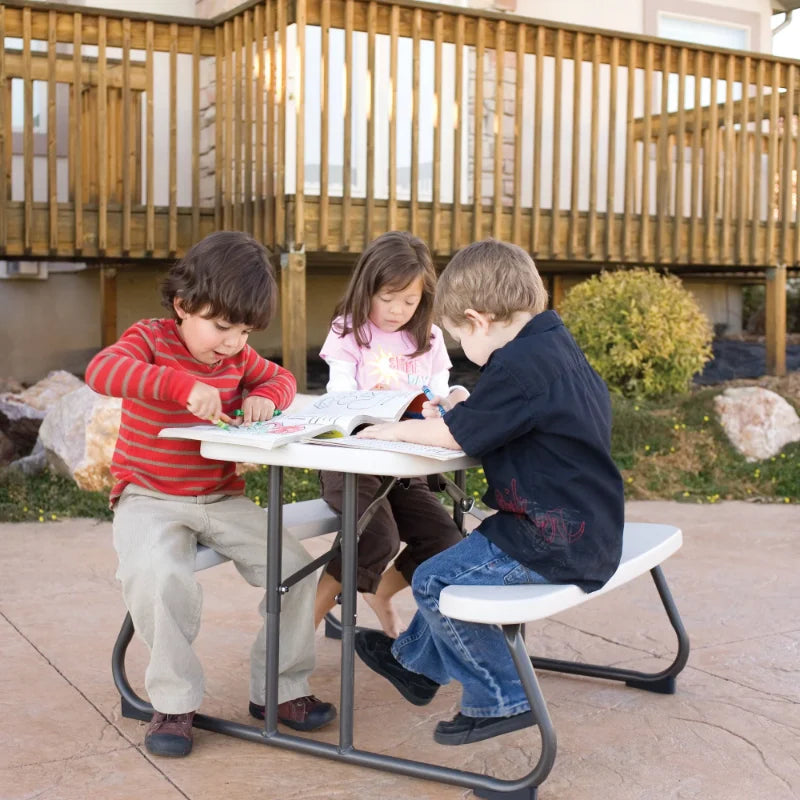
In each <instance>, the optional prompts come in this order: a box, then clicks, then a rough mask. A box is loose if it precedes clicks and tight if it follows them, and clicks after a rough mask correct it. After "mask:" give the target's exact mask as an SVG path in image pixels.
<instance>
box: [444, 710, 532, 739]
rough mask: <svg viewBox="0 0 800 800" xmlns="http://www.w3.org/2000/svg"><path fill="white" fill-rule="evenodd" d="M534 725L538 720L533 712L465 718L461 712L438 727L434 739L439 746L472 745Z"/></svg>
mask: <svg viewBox="0 0 800 800" xmlns="http://www.w3.org/2000/svg"><path fill="white" fill-rule="evenodd" d="M533 725H536V720H535V719H534V717H533V712H531V711H523V712H522V714H514V715H513V716H511V717H465V716H464V715H463V714H462V713H460V712H459V713H458V714H456V715H455V716H454V717H453V719H451V720H448V721H444V720H443V721H442V722H439V723H438V724H437V725H436V728H435V729H434V731H433V739H434V741H436V742H439V744H470V743H471V742H481V741H483V740H484V739H491V738H492V737H493V736H500V734H503V733H511V732H512V731H519V730H522V728H530V727H531V726H533Z"/></svg>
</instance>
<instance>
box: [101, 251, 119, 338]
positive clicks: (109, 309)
mask: <svg viewBox="0 0 800 800" xmlns="http://www.w3.org/2000/svg"><path fill="white" fill-rule="evenodd" d="M116 341H117V269H116V267H109V266H103V267H100V346H101V347H108V346H109V345H112V344H114V342H116Z"/></svg>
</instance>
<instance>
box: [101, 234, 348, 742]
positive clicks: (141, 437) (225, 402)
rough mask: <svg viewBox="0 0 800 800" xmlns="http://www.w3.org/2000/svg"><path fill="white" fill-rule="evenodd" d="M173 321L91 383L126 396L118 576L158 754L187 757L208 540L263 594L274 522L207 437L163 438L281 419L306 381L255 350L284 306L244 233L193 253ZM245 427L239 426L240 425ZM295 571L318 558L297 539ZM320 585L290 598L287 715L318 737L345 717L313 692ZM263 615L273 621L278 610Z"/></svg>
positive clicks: (141, 337) (282, 696)
mask: <svg viewBox="0 0 800 800" xmlns="http://www.w3.org/2000/svg"><path fill="white" fill-rule="evenodd" d="M161 294H162V303H163V305H164V306H166V307H167V308H168V309H169V310H170V312H171V314H172V316H171V317H170V318H169V319H150V320H142V321H141V322H137V323H136V324H135V325H133V326H132V327H131V328H129V329H128V330H127V331H126V332H125V333H124V334H123V335H122V336H121V337H120V340H119V341H118V342H117V343H116V344H113V345H111V346H110V347H107V348H105V349H104V350H102V351H101V352H100V353H98V354H97V355H96V356H95V357H94V358H93V359H92V361H91V363H90V364H89V367H88V369H87V371H86V382H87V383H88V385H89V386H91V388H92V389H94V390H95V391H96V392H99V393H101V394H106V395H111V396H113V397H121V398H122V421H121V425H120V432H119V439H118V440H117V446H116V450H115V452H114V457H113V460H112V465H111V472H112V474H113V476H114V478H115V479H116V483H115V485H114V487H113V489H112V491H111V503H112V505H113V506H114V547H115V549H116V551H117V555H118V557H119V569H118V571H117V578H118V579H119V580H120V581H121V583H122V592H123V597H124V599H125V604H126V606H127V607H128V610H129V611H130V613H131V617H132V619H133V624H134V627H135V628H136V631H137V632H138V633H139V635H140V636H141V637H142V638H143V639H144V641H145V642H146V643H147V646H148V648H149V649H150V663H149V665H148V667H147V672H146V673H145V687H146V689H147V693H148V695H149V698H150V702H151V703H152V705H153V708H154V709H155V713H154V714H153V719H152V721H151V723H150V726H149V727H148V730H147V734H146V735H145V746H146V747H147V749H148V750H149V751H150V752H151V753H153V754H154V755H163V756H185V755H188V754H189V753H190V752H191V749H192V721H193V718H194V714H195V712H196V710H197V709H198V707H199V706H200V702H201V700H202V697H203V670H202V667H201V665H200V662H199V661H198V659H197V657H196V656H195V654H194V652H193V650H192V642H193V640H194V638H195V637H196V635H197V632H198V629H199V624H200V610H201V604H202V595H201V589H200V586H199V584H198V583H197V581H196V580H195V577H194V557H195V551H196V548H197V544H198V543H200V544H204V545H207V546H209V547H212V548H213V549H214V550H216V551H217V552H219V553H222V554H223V555H226V556H228V557H229V558H230V559H231V560H232V561H233V562H234V563H235V565H236V568H237V569H238V570H239V572H240V573H241V575H242V576H243V577H244V578H245V580H246V581H247V582H248V583H250V584H251V585H252V586H258V587H261V588H264V587H265V585H266V543H265V538H266V530H267V526H266V515H265V514H264V512H263V510H262V509H260V508H259V507H258V506H256V505H255V504H254V503H252V502H251V501H250V500H248V499H247V498H246V497H244V496H243V492H244V482H243V481H242V479H241V478H240V477H238V476H237V475H236V470H235V465H234V464H232V463H231V462H226V461H212V460H208V459H205V458H203V457H202V456H201V455H200V444H199V442H196V441H189V440H179V439H159V438H158V432H159V431H160V430H161V429H162V428H165V427H174V426H178V425H196V424H197V419H198V417H199V418H200V419H205V420H223V421H225V422H228V423H233V422H234V419H233V412H234V411H237V410H238V409H241V410H242V412H243V416H242V418H241V421H242V423H243V424H249V423H250V422H256V421H260V420H267V419H270V418H271V417H272V415H273V412H274V411H275V409H285V408H286V407H287V406H288V405H289V403H290V402H291V401H292V398H293V397H294V395H295V392H296V383H295V379H294V376H293V375H292V374H291V373H290V372H289V371H288V370H285V369H283V368H282V367H280V366H278V365H277V364H273V363H272V362H270V361H267V360H265V359H264V358H262V357H261V356H260V355H258V353H256V351H255V350H254V349H253V348H252V347H250V346H249V345H248V344H247V337H248V335H249V333H250V332H251V331H252V330H261V329H263V328H266V327H267V325H268V324H269V322H270V320H271V319H272V315H273V313H274V310H275V297H276V286H275V279H274V277H273V275H272V270H271V268H270V265H269V260H268V253H267V251H266V250H265V248H264V247H263V246H262V245H261V244H259V243H258V242H257V241H255V239H252V238H251V237H250V236H248V235H246V234H244V233H238V232H231V231H220V232H217V233H213V234H211V235H209V236H207V237H206V238H205V239H203V240H202V241H201V242H199V243H198V244H196V245H195V246H194V247H192V248H191V249H190V250H189V252H188V253H187V254H186V256H185V257H184V258H183V259H182V260H181V261H180V262H178V263H177V264H176V265H175V266H173V267H172V268H171V269H170V271H169V273H168V275H167V277H166V280H165V281H164V284H163V286H162V292H161ZM234 424H235V423H234ZM281 558H282V564H283V568H284V572H285V574H289V573H292V572H295V571H296V570H298V569H300V568H301V567H302V566H304V565H305V564H306V563H308V562H309V561H310V556H309V555H308V553H307V552H306V550H305V548H304V547H303V546H302V545H301V544H300V543H299V542H297V541H296V540H294V539H293V538H291V536H290V535H288V534H284V537H283V551H282V554H281ZM315 590H316V587H315V585H314V582H313V581H312V580H310V579H309V578H306V579H305V580H302V581H300V582H299V583H297V584H295V586H293V587H292V590H291V591H290V592H289V593H288V594H287V595H286V596H285V597H284V598H283V603H282V611H281V617H282V619H281V626H280V634H281V635H280V668H281V672H280V677H279V680H278V695H279V696H278V703H279V705H278V719H279V721H280V722H282V723H284V724H286V725H288V726H289V727H292V728H294V729H296V730H303V731H309V730H315V729H317V728H319V727H322V726H323V725H326V724H327V723H329V722H330V721H331V720H333V719H334V717H335V716H336V710H335V708H334V707H333V706H332V705H331V704H330V703H324V702H322V701H321V700H319V699H318V698H316V697H315V696H314V695H312V694H310V690H309V686H308V677H309V675H310V673H311V671H312V670H313V668H314V595H315ZM259 610H260V612H261V614H262V616H263V615H264V610H265V602H264V601H263V600H262V603H261V606H260V609H259ZM265 659H266V643H265V628H264V626H263V625H262V628H261V630H260V631H259V634H258V636H257V638H256V641H255V642H254V644H253V648H252V651H251V658H250V672H251V677H250V713H251V714H252V715H253V716H254V717H256V718H259V719H263V717H264V683H265V681H264V676H265V669H266V666H265Z"/></svg>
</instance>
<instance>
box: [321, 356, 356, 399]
mask: <svg viewBox="0 0 800 800" xmlns="http://www.w3.org/2000/svg"><path fill="white" fill-rule="evenodd" d="M327 364H328V383H327V384H326V386H325V391H326V392H355V391H356V390H357V389H358V383H357V381H356V365H355V362H354V361H340V360H339V359H327Z"/></svg>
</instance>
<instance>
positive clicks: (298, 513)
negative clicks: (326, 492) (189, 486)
mask: <svg viewBox="0 0 800 800" xmlns="http://www.w3.org/2000/svg"><path fill="white" fill-rule="evenodd" d="M265 511H266V509H265ZM264 524H265V527H266V520H265V521H264ZM340 527H341V517H340V516H339V514H338V513H337V512H336V511H334V510H333V509H332V508H331V507H330V506H329V505H328V504H327V503H326V502H325V501H324V500H323V499H322V498H321V497H318V498H316V499H314V500H301V501H300V502H298V503H287V504H286V505H284V507H283V529H284V531H288V532H289V533H291V534H292V536H294V538H295V539H297V540H298V541H302V540H303V539H313V538H314V537H315V536H322V535H323V534H325V533H335V532H336V531H338V530H339V528H340ZM227 560H228V558H227V557H226V556H223V555H220V554H219V553H218V552H217V551H216V550H212V549H211V548H210V547H205V546H204V545H202V544H201V545H198V546H197V555H196V556H195V560H194V569H195V572H199V571H200V570H203V569H209V568H211V567H216V566H217V564H224V563H225V562H226V561H227Z"/></svg>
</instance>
